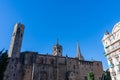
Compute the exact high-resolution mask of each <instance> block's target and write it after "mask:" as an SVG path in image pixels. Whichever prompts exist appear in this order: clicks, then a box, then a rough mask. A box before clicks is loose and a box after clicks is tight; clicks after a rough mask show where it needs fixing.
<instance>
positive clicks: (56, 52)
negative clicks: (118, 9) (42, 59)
mask: <svg viewBox="0 0 120 80" xmlns="http://www.w3.org/2000/svg"><path fill="white" fill-rule="evenodd" d="M53 56H62V46H61V45H60V44H59V43H58V39H57V43H56V45H55V46H53Z"/></svg>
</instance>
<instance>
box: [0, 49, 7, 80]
mask: <svg viewBox="0 0 120 80" xmlns="http://www.w3.org/2000/svg"><path fill="white" fill-rule="evenodd" d="M8 62H9V58H8V54H7V50H6V51H5V52H4V49H3V50H1V51H0V80H3V77H4V72H5V70H6V67H7V64H8Z"/></svg>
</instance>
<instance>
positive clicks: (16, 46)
mask: <svg viewBox="0 0 120 80" xmlns="http://www.w3.org/2000/svg"><path fill="white" fill-rule="evenodd" d="M23 33H24V25H23V24H21V23H17V24H15V27H14V31H13V34H12V39H11V44H10V48H9V52H8V57H12V58H19V56H20V50H21V45H22V39H23Z"/></svg>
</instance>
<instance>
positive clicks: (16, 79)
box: [4, 23, 103, 80]
mask: <svg viewBox="0 0 120 80" xmlns="http://www.w3.org/2000/svg"><path fill="white" fill-rule="evenodd" d="M23 33H24V25H23V24H21V23H18V24H16V25H15V27H14V31H13V35H12V40H11V45H10V49H9V52H8V54H9V57H10V61H9V63H8V66H7V69H6V71H5V73H4V80H87V74H88V73H89V72H93V73H94V80H100V78H101V76H102V73H103V67H102V62H101V61H86V60H84V58H83V56H82V54H81V52H80V47H79V44H77V53H76V57H75V58H71V57H68V56H62V46H61V45H60V44H59V43H58V42H57V43H56V44H55V45H54V46H53V54H51V55H50V54H46V55H45V54H40V53H37V52H31V51H26V52H20V49H21V44H22V39H23Z"/></svg>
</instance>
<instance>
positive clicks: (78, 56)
mask: <svg viewBox="0 0 120 80" xmlns="http://www.w3.org/2000/svg"><path fill="white" fill-rule="evenodd" d="M76 58H78V59H79V60H84V58H83V56H82V54H81V51H80V45H79V43H78V42H77V53H76Z"/></svg>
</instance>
